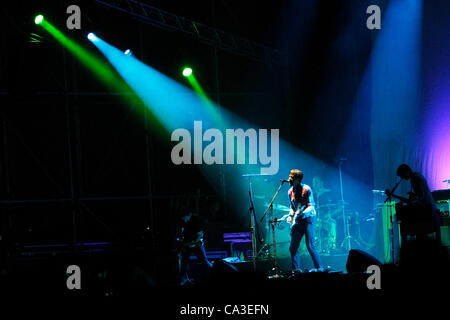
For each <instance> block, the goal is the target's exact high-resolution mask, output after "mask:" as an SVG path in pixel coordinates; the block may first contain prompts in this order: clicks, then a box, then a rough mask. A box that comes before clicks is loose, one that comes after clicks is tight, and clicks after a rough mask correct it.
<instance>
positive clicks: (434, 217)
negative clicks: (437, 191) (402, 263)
mask: <svg viewBox="0 0 450 320" xmlns="http://www.w3.org/2000/svg"><path fill="white" fill-rule="evenodd" d="M397 176H398V177H400V178H401V179H402V180H403V179H405V180H409V181H410V183H411V191H410V192H409V198H408V199H407V198H404V197H400V196H397V195H394V194H393V193H392V192H391V191H389V190H386V195H388V196H389V195H390V196H392V197H395V198H397V199H399V200H401V201H402V202H403V203H405V204H406V205H405V206H403V207H399V209H400V210H399V212H398V213H397V216H398V220H400V221H402V223H403V224H404V225H405V226H406V225H408V224H414V223H423V224H426V223H430V222H431V228H432V232H436V240H437V241H439V243H440V216H439V211H438V210H437V208H436V204H435V201H434V199H433V196H432V194H431V191H430V188H429V187H428V183H427V181H426V179H425V177H424V176H423V175H422V174H420V173H419V172H414V171H412V169H411V168H410V167H409V166H408V165H406V164H401V165H400V166H399V167H398V168H397ZM404 231H405V230H404ZM406 231H407V230H406ZM402 233H404V232H402ZM403 237H405V234H402V238H403ZM405 239H406V237H405Z"/></svg>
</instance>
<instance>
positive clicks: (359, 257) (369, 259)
mask: <svg viewBox="0 0 450 320" xmlns="http://www.w3.org/2000/svg"><path fill="white" fill-rule="evenodd" d="M370 265H377V266H381V265H382V263H381V262H380V261H379V260H378V259H377V258H375V257H374V256H371V255H370V254H368V253H366V252H364V251H361V250H357V249H352V250H350V252H349V253H348V258H347V265H346V268H347V272H348V273H354V272H366V271H367V267H368V266H370Z"/></svg>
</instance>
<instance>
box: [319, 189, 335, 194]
mask: <svg viewBox="0 0 450 320" xmlns="http://www.w3.org/2000/svg"><path fill="white" fill-rule="evenodd" d="M315 191H316V194H322V193H325V192H330V191H331V189H325V188H323V189H316V190H315Z"/></svg>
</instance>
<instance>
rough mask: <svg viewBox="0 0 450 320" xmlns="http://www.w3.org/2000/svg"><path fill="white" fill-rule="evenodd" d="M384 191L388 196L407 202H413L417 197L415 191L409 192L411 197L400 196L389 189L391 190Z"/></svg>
mask: <svg viewBox="0 0 450 320" xmlns="http://www.w3.org/2000/svg"><path fill="white" fill-rule="evenodd" d="M384 193H385V194H386V195H387V196H388V197H394V198H396V199H398V200H400V201H401V202H403V203H406V204H410V203H411V202H413V201H414V200H415V197H416V195H415V194H414V193H413V192H408V194H409V198H405V197H401V196H398V195H396V194H393V193H392V192H391V191H389V190H386V191H385V192H384Z"/></svg>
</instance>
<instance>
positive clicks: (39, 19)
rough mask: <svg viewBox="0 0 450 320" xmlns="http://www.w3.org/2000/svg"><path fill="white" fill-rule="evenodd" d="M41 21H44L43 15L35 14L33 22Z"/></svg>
mask: <svg viewBox="0 0 450 320" xmlns="http://www.w3.org/2000/svg"><path fill="white" fill-rule="evenodd" d="M42 21H44V16H43V15H42V14H40V15H37V16H36V18H34V23H36V24H40V23H41V22H42Z"/></svg>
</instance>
